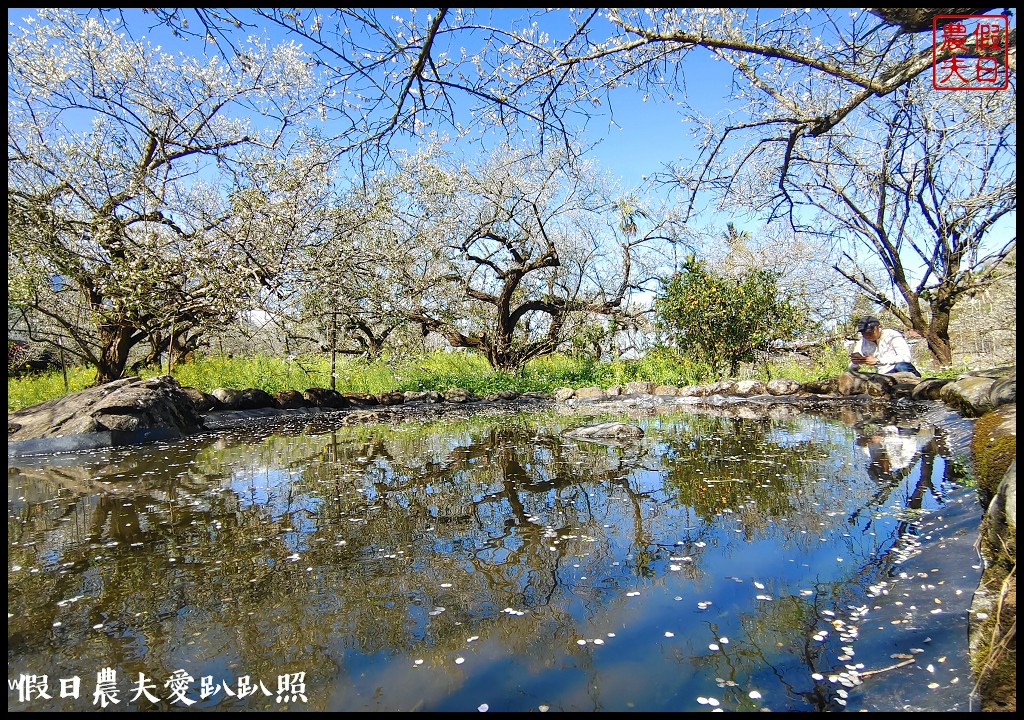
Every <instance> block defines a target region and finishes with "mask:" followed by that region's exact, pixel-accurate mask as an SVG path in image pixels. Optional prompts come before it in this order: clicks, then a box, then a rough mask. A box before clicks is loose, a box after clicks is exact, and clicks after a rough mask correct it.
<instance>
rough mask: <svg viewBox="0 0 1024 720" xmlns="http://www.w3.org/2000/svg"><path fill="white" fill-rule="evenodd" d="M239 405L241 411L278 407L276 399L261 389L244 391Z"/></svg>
mask: <svg viewBox="0 0 1024 720" xmlns="http://www.w3.org/2000/svg"><path fill="white" fill-rule="evenodd" d="M238 403H239V404H238V409H239V410H259V409H260V408H272V407H276V406H275V404H274V397H273V396H272V395H271V394H270V393H268V392H267V391H266V390H261V389H259V388H244V389H242V391H241V393H240V395H239V400H238Z"/></svg>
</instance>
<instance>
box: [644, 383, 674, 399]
mask: <svg viewBox="0 0 1024 720" xmlns="http://www.w3.org/2000/svg"><path fill="white" fill-rule="evenodd" d="M678 392H679V388H677V387H676V386H675V385H655V386H654V390H653V392H652V393H651V394H652V395H668V396H670V397H675V396H676V395H677V394H678Z"/></svg>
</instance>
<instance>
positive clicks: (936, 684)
mask: <svg viewBox="0 0 1024 720" xmlns="http://www.w3.org/2000/svg"><path fill="white" fill-rule="evenodd" d="M937 687H942V686H941V685H939V684H938V683H937V682H932V683H928V689H929V690H934V689H935V688H937Z"/></svg>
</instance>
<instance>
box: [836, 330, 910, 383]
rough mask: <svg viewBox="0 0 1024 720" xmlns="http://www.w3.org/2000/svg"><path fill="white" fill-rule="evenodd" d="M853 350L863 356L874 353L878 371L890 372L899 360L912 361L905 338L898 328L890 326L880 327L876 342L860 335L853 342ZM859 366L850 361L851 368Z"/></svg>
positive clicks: (854, 368)
mask: <svg viewBox="0 0 1024 720" xmlns="http://www.w3.org/2000/svg"><path fill="white" fill-rule="evenodd" d="M853 350H854V352H859V353H861V354H862V355H864V356H865V357H866V356H868V355H874V356H875V360H877V361H878V363H877V364H876V365H875V368H876V369H877V370H878V372H880V373H890V372H892V370H893V368H894V367H896V363H899V362H908V363H912V362H914V354H913V353H912V352H911V350H910V345H908V344H907V340H906V338H904V337H903V335H902V333H900V332H899V331H898V330H893V329H892V328H882V334H881V336H880V337H879V338H878V343H877V344H876V343H873V342H871V341H870V340H866V339H865V338H863V337H862V338H861V339H860V340H858V341H857V342H855V343H854V345H853ZM859 367H860V366H857V365H854V364H852V363H851V365H850V369H851V370H857V369H859Z"/></svg>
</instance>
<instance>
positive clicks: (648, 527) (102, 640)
mask: <svg viewBox="0 0 1024 720" xmlns="http://www.w3.org/2000/svg"><path fill="white" fill-rule="evenodd" d="M608 419H621V420H626V421H628V422H632V423H634V424H638V425H640V427H642V428H643V430H644V431H645V435H644V437H643V438H642V439H640V440H637V441H632V442H629V443H624V444H600V443H594V442H584V441H579V440H573V439H569V438H566V437H564V436H563V432H564V431H566V430H568V429H572V428H575V427H579V426H580V425H582V424H585V422H586V421H598V420H608ZM948 454H949V453H948V451H946V450H945V446H944V443H943V438H942V431H941V430H939V429H936V428H930V427H916V426H915V427H902V428H900V427H895V426H885V425H883V424H882V423H881V422H877V423H873V422H870V421H867V422H865V418H849V417H848V418H845V419H838V418H835V419H830V418H825V417H818V416H813V415H799V416H796V417H792V418H788V419H781V420H771V419H764V420H739V419H736V418H727V417H720V416H714V415H707V414H671V415H659V416H652V417H645V418H641V419H636V418H633V419H629V418H625V417H622V418H611V417H601V418H585V419H584V418H579V417H566V416H559V415H556V414H552V413H533V414H521V415H508V416H501V417H478V418H476V419H473V420H459V421H451V420H449V421H444V422H433V423H425V422H407V423H404V424H397V425H393V426H387V425H384V426H379V425H376V426H370V425H365V426H359V427H343V426H335V427H332V426H331V425H330V424H328V423H327V422H325V421H321V422H320V423H319V424H312V425H305V426H294V427H287V426H276V427H264V428H263V429H256V430H251V431H249V432H247V433H246V434H241V433H237V432H221V433H218V434H209V435H204V436H198V437H193V438H189V439H187V440H183V441H178V442H175V443H172V444H154V445H148V446H143V447H136V448H131V449H121V450H106V451H102V452H94V453H87V454H86V453H83V454H73V455H66V456H54V457H49V458H44V459H30V458H23V459H18V460H11V461H10V462H9V465H8V533H7V540H8V631H7V633H8V636H7V639H8V654H7V657H8V686H9V689H8V709H9V710H63V711H86V710H93V709H100V708H103V707H104V706H105V707H106V709H107V710H125V709H127V710H147V709H182V710H184V709H189V710H219V711H225V710H258V709H270V710H283V709H286V708H287V709H290V710H293V711H301V710H334V711H488V710H489V711H492V712H494V711H548V710H550V711H552V712H555V711H631V710H636V711H714V710H724V711H759V710H770V711H820V710H901V709H907V710H957V711H967V710H970V709H971V704H970V695H971V686H972V678H971V672H970V667H969V664H968V661H967V615H968V610H967V608H968V606H969V604H970V600H971V594H972V592H973V589H974V588H975V587H976V586H977V582H978V578H979V576H980V572H981V563H980V561H979V560H978V558H977V556H976V554H975V553H974V550H973V547H972V544H973V541H974V538H975V537H976V535H977V527H978V523H979V522H980V517H981V511H980V507H979V506H978V502H977V499H976V495H975V492H974V491H973V490H971V489H968V488H965V487H964V486H963V485H962V483H961V477H960V476H959V475H958V472H957V467H958V465H957V464H956V463H955V462H953V461H952V460H951V458H950V457H948ZM75 678H77V681H76V680H75Z"/></svg>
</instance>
